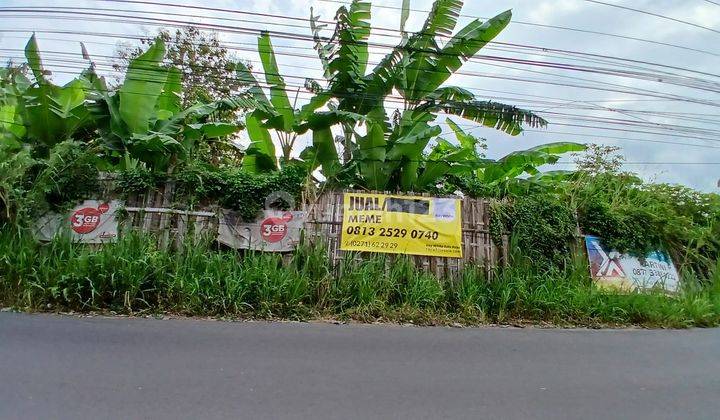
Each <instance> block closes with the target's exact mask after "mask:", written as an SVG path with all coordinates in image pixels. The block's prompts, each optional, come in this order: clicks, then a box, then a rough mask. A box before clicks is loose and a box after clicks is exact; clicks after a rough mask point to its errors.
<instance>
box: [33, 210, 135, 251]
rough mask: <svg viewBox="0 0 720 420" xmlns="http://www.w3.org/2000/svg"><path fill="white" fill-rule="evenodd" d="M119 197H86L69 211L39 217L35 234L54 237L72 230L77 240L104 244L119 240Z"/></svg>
mask: <svg viewBox="0 0 720 420" xmlns="http://www.w3.org/2000/svg"><path fill="white" fill-rule="evenodd" d="M121 206H122V202H121V201H118V200H111V201H102V200H85V201H84V202H83V203H82V204H80V205H77V206H75V207H74V208H73V209H72V210H71V211H70V213H69V214H65V215H62V214H57V213H49V214H46V215H45V216H43V217H41V218H40V220H38V221H37V225H36V229H35V235H36V237H37V239H38V240H40V241H51V240H52V238H53V237H55V236H56V235H58V234H60V233H69V234H70V236H71V237H72V239H73V240H74V241H76V242H81V243H86V244H100V243H106V242H115V241H116V240H117V236H118V221H117V211H118V209H120V207H121Z"/></svg>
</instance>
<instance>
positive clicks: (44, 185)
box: [0, 141, 100, 224]
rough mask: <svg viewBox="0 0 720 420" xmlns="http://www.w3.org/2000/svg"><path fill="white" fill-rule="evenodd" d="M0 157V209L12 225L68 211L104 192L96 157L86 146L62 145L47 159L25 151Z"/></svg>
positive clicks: (72, 142) (68, 142) (1, 154)
mask: <svg viewBox="0 0 720 420" xmlns="http://www.w3.org/2000/svg"><path fill="white" fill-rule="evenodd" d="M0 158H2V162H0V197H2V199H1V200H0V201H1V202H0V206H2V208H3V210H4V218H5V219H6V220H7V221H9V222H11V223H19V224H27V223H29V222H32V221H34V220H35V219H36V218H37V217H39V216H41V215H42V214H43V213H45V212H48V211H58V212H61V211H64V210H65V209H66V208H67V207H68V206H71V205H73V204H75V202H77V201H78V200H82V199H86V198H89V197H91V196H92V195H93V194H94V193H96V192H97V191H98V190H99V189H100V183H99V171H98V169H97V165H96V163H97V160H96V156H95V155H94V154H93V153H92V151H91V150H90V149H89V148H88V146H87V145H86V144H84V143H79V142H74V141H65V142H62V143H58V144H57V145H55V146H54V147H53V148H51V149H49V152H48V154H47V156H46V157H41V156H33V155H32V153H31V152H30V151H29V150H27V149H23V150H20V151H15V152H12V153H9V154H7V155H6V156H3V153H0Z"/></svg>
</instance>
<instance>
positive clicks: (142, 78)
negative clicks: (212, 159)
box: [95, 38, 258, 169]
mask: <svg viewBox="0 0 720 420" xmlns="http://www.w3.org/2000/svg"><path fill="white" fill-rule="evenodd" d="M164 57H165V44H164V42H163V41H162V40H161V39H159V38H158V39H157V40H156V41H155V42H154V43H153V44H152V45H151V46H150V47H149V48H148V50H147V51H145V52H144V53H143V54H141V55H140V56H138V57H137V58H135V59H134V60H132V61H131V62H130V64H129V66H128V69H127V73H126V75H125V80H124V82H123V84H122V86H120V88H119V89H118V90H117V91H110V90H108V88H107V86H106V83H105V81H104V80H103V78H96V79H95V83H97V85H98V87H97V91H98V92H100V95H101V96H102V100H100V101H98V102H97V104H98V107H97V108H96V109H95V112H96V114H98V115H100V116H102V118H103V120H104V121H105V122H106V123H105V124H104V125H103V130H102V137H103V140H104V143H105V146H106V148H107V149H108V150H109V151H111V152H112V153H113V154H114V155H115V156H116V157H120V156H129V157H131V158H133V159H137V160H139V161H140V162H143V163H145V164H146V165H149V166H151V167H153V168H156V169H167V168H168V166H169V165H170V163H171V162H172V160H173V159H175V158H176V157H181V158H182V157H184V156H187V154H188V153H191V152H192V151H193V149H194V148H195V146H196V144H197V143H198V142H199V141H202V140H206V141H207V140H216V139H220V138H224V137H226V136H229V135H231V134H233V133H235V132H237V131H239V130H241V129H242V128H244V126H243V125H242V124H239V123H230V122H217V121H212V118H211V117H212V115H213V113H215V112H217V111H228V110H231V111H235V110H247V109H253V108H255V107H256V106H258V103H257V102H256V101H255V99H254V98H253V96H252V95H251V94H249V93H242V94H240V95H238V96H235V97H231V98H225V99H222V100H218V101H215V102H212V103H200V104H196V105H193V106H191V107H189V108H186V109H184V110H183V109H181V108H182V107H181V103H182V102H181V99H182V98H181V95H182V91H181V89H182V75H181V73H180V70H179V69H177V68H176V67H172V66H165V65H163V59H164Z"/></svg>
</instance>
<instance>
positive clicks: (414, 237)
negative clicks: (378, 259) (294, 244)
mask: <svg viewBox="0 0 720 420" xmlns="http://www.w3.org/2000/svg"><path fill="white" fill-rule="evenodd" d="M461 214H462V213H461V202H460V200H459V199H455V198H437V197H415V196H399V195H385V194H365V193H345V194H344V195H343V220H342V240H341V243H340V249H341V250H343V251H368V252H385V253H393V254H412V255H426V256H433V257H450V258H462V216H461Z"/></svg>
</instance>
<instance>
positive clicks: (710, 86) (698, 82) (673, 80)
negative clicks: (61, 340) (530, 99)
mask: <svg viewBox="0 0 720 420" xmlns="http://www.w3.org/2000/svg"><path fill="white" fill-rule="evenodd" d="M64 9H69V8H64ZM75 9H82V10H95V11H93V12H79V11H73V12H71V11H64V10H63V11H56V10H45V9H32V10H34V11H35V13H61V14H62V13H66V14H72V15H77V14H79V15H81V16H87V15H90V16H106V17H115V18H116V17H124V18H132V19H142V20H143V22H144V21H145V20H150V21H151V22H158V21H160V22H163V23H172V24H173V25H181V26H187V25H193V24H194V25H196V26H202V27H207V28H210V29H215V30H217V29H218V28H216V27H215V26H218V25H210V24H198V23H193V22H187V21H176V20H167V19H155V18H149V17H139V16H132V15H117V11H119V10H118V9H97V8H75ZM18 10H23V9H18V8H3V9H2V10H0V12H12V11H18ZM97 10H100V11H110V12H113V14H105V13H99V12H97ZM131 12H133V13H156V12H145V11H140V12H138V11H131ZM168 14H169V15H173V14H172V13H164V15H168ZM181 16H190V15H181ZM20 17H25V16H20ZM29 17H33V16H29ZM46 18H62V19H66V18H65V17H54V16H46ZM74 18H75V17H67V19H74ZM77 19H79V17H78V18H77ZM216 19H221V18H216ZM82 20H87V18H83V19H82ZM100 20H101V21H105V19H100ZM244 22H247V21H244ZM273 24H277V23H273ZM220 26H224V25H220ZM231 30H241V31H245V32H243V33H246V31H260V29H256V28H247V27H241V28H235V27H233V28H230V29H228V28H225V29H224V31H231ZM274 34H275V35H277V34H281V37H282V36H285V37H287V36H288V34H287V33H282V32H274ZM299 36H301V35H298V34H292V35H291V39H294V40H303V41H313V39H312V37H310V36H309V35H308V36H306V37H305V38H304V39H300V38H297V37H299ZM368 46H371V47H375V48H383V49H392V48H394V47H395V46H393V45H389V44H379V43H368ZM483 60H490V61H502V62H512V63H517V64H523V65H528V66H536V67H538V66H539V67H546V68H557V69H564V70H570V71H578V72H586V73H587V72H589V73H598V74H605V75H613V76H619V77H629V78H637V79H642V80H649V81H660V82H664V83H669V84H675V85H678V86H683V87H692V88H695V89H700V90H707V91H711V92H715V93H720V83H716V82H709V81H707V80H703V79H699V78H696V77H688V76H680V75H677V74H669V73H668V72H662V73H660V74H658V73H655V74H653V73H647V72H638V71H629V70H616V69H612V68H602V67H596V66H581V65H576V64H567V63H558V62H545V61H537V60H526V59H517V58H510V57H500V56H490V55H485V54H477V55H476V56H475V57H473V58H471V59H470V60H469V61H471V62H481V61H483ZM518 70H520V71H527V70H524V69H518ZM560 77H564V78H569V77H568V76H560ZM573 79H575V78H573ZM577 80H586V79H582V78H577ZM613 85H616V84H613ZM616 86H621V85H616Z"/></svg>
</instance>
